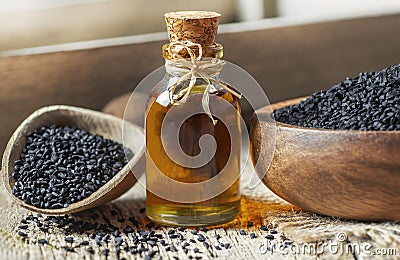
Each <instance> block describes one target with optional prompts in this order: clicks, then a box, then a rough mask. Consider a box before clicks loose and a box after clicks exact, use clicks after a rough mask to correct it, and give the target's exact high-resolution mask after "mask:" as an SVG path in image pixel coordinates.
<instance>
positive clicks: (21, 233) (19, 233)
mask: <svg viewBox="0 0 400 260" xmlns="http://www.w3.org/2000/svg"><path fill="white" fill-rule="evenodd" d="M18 236H20V237H27V236H28V235H27V234H26V233H25V232H22V231H18Z"/></svg>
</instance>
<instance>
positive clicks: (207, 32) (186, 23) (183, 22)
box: [164, 11, 221, 45]
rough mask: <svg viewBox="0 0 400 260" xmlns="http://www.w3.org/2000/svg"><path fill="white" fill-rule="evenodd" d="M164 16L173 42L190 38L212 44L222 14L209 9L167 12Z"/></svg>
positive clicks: (199, 42) (200, 42) (203, 43)
mask: <svg viewBox="0 0 400 260" xmlns="http://www.w3.org/2000/svg"><path fill="white" fill-rule="evenodd" d="M164 17H165V22H166V24H167V30H168V37H169V40H170V41H171V42H173V41H185V40H188V41H191V42H194V43H198V44H201V45H211V44H213V43H214V42H215V36H216V35H217V30H218V23H219V18H220V17H221V15H220V14H219V13H216V12H208V11H181V12H170V13H166V14H165V15H164Z"/></svg>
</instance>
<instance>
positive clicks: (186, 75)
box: [165, 41, 242, 125]
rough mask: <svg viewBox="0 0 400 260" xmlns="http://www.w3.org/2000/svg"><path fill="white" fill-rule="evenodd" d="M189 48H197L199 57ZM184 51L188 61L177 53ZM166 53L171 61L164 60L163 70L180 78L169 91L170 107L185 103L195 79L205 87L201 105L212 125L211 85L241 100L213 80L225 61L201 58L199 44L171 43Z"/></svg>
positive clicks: (236, 94) (237, 94) (223, 85)
mask: <svg viewBox="0 0 400 260" xmlns="http://www.w3.org/2000/svg"><path fill="white" fill-rule="evenodd" d="M191 47H197V49H198V51H199V55H198V56H197V57H196V53H195V52H194V51H193V49H192V48H191ZM182 49H185V50H186V51H187V53H188V54H189V56H190V59H185V58H184V57H182V56H181V55H180V54H179V52H180V51H181V50H182ZM168 52H169V53H170V55H171V57H172V60H166V62H165V68H166V71H167V73H168V74H170V75H173V76H177V77H180V78H179V79H178V81H176V82H175V83H174V84H173V85H172V86H171V87H170V89H169V100H170V102H171V104H172V105H177V104H181V103H186V101H187V99H188V98H189V96H190V94H191V93H192V89H193V87H194V86H195V84H196V80H197V79H203V80H204V81H205V82H206V83H207V86H206V88H205V90H204V93H203V97H202V99H201V104H202V107H203V110H204V112H205V113H206V114H207V115H208V116H209V117H210V118H211V120H212V122H213V124H214V125H215V124H216V123H217V120H215V119H214V118H213V116H212V114H211V111H210V105H209V101H210V92H211V88H212V87H213V85H216V86H219V87H221V88H223V89H224V90H226V91H227V92H229V93H231V94H232V95H234V96H236V97H238V98H241V97H242V95H241V94H240V93H237V92H236V91H234V90H232V89H230V88H229V87H227V86H226V85H225V84H223V83H222V82H220V81H218V80H215V79H214V78H213V76H215V75H217V74H218V73H219V72H220V71H221V70H222V67H223V66H224V65H225V61H223V60H221V59H217V58H203V49H202V47H201V44H197V43H193V42H191V41H177V42H171V43H170V44H169V46H168ZM187 80H190V81H189V85H188V86H187V87H184V88H182V89H180V90H179V91H178V92H177V93H175V91H176V88H177V86H178V85H179V84H181V83H183V82H185V81H187Z"/></svg>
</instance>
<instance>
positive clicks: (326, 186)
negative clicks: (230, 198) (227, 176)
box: [251, 98, 400, 220]
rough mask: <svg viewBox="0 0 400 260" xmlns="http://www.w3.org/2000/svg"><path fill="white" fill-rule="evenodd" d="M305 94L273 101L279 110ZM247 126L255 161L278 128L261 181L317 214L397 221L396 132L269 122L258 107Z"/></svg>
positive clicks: (399, 164)
mask: <svg viewBox="0 0 400 260" xmlns="http://www.w3.org/2000/svg"><path fill="white" fill-rule="evenodd" d="M302 99H304V98H299V99H293V100H289V101H286V102H281V103H277V104H274V105H272V109H273V110H275V109H278V108H281V107H285V106H288V105H292V104H296V103H299V102H300V101H301V100H302ZM256 113H257V115H258V119H257V118H256V117H253V120H252V125H251V144H252V158H253V162H255V163H259V164H257V166H258V167H257V169H256V170H257V171H258V173H259V174H264V173H265V171H266V169H268V163H269V162H268V160H267V159H266V158H262V157H263V156H261V157H260V155H262V154H263V151H262V149H263V148H262V147H263V146H264V147H266V146H265V145H267V144H268V142H269V141H270V140H269V139H270V138H269V137H268V136H266V134H265V133H267V132H268V131H269V130H271V129H273V130H276V132H275V135H276V139H275V140H276V144H275V153H274V155H273V159H272V162H271V164H270V166H269V169H268V171H267V173H266V174H265V176H264V177H263V182H264V184H266V185H267V186H268V188H269V189H271V190H272V191H273V192H275V193H276V194H277V195H278V196H280V197H281V198H283V199H285V200H287V201H289V202H291V203H293V204H294V205H296V206H298V207H300V208H303V209H306V210H310V211H313V212H316V213H320V214H324V215H328V216H337V217H342V218H349V219H360V220H400V195H399V194H400V131H347V130H324V129H316V128H304V127H298V126H293V125H288V124H283V123H279V122H276V125H274V124H272V123H271V121H268V120H267V118H268V117H270V114H269V113H268V110H267V109H266V108H262V109H260V110H258V111H256Z"/></svg>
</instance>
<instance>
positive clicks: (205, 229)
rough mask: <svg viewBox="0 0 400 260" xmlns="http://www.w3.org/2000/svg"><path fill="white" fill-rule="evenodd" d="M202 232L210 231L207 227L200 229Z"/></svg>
mask: <svg viewBox="0 0 400 260" xmlns="http://www.w3.org/2000/svg"><path fill="white" fill-rule="evenodd" d="M200 231H203V232H207V231H208V228H206V227H201V228H200Z"/></svg>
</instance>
